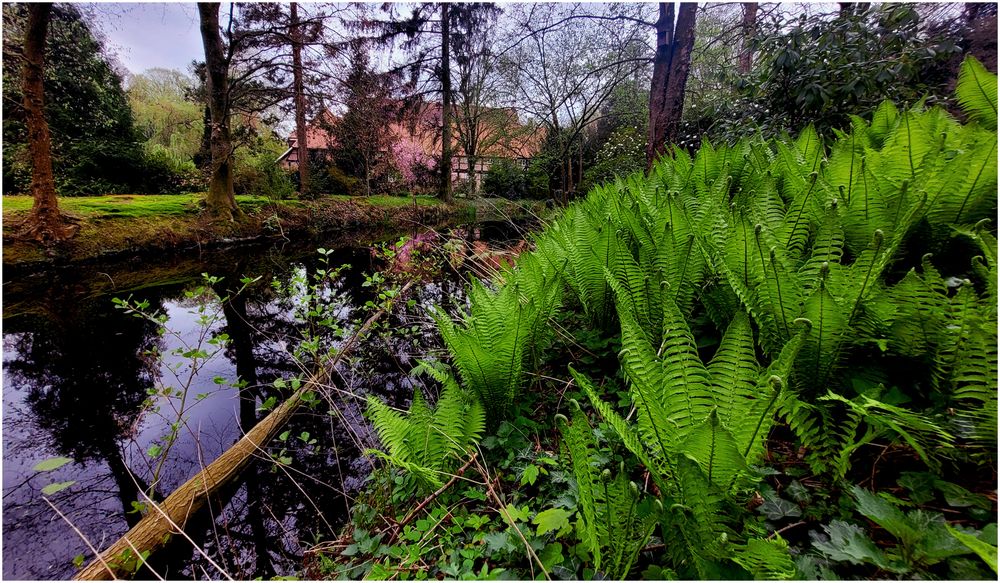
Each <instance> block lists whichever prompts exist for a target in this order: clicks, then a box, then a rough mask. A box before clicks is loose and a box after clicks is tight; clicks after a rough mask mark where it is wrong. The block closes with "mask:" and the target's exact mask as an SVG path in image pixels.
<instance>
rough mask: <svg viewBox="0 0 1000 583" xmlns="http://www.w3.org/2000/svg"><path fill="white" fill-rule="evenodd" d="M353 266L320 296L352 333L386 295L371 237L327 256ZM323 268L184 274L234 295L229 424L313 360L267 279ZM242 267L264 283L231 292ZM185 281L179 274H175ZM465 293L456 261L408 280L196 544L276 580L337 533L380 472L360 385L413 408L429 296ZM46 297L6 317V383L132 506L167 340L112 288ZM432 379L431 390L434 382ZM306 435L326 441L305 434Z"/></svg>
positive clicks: (202, 564) (264, 262) (219, 505)
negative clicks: (130, 462)
mask: <svg viewBox="0 0 1000 583" xmlns="http://www.w3.org/2000/svg"><path fill="white" fill-rule="evenodd" d="M487 235H490V236H492V235H493V233H492V232H489V229H478V230H470V231H468V232H466V233H462V234H461V236H462V238H463V239H465V240H466V241H468V240H472V241H476V240H479V239H480V238H489V237H487ZM504 235H505V234H501V236H504ZM346 263H349V264H351V268H350V269H346V270H344V271H342V272H341V273H340V274H339V275H338V277H337V278H336V279H335V280H334V281H332V282H330V285H329V288H328V290H326V292H324V298H325V299H326V300H327V301H332V302H333V303H334V305H335V306H336V314H337V316H336V317H337V319H338V322H339V324H340V325H342V326H344V327H345V328H346V331H345V333H346V334H350V333H351V325H350V322H351V321H352V320H358V319H364V318H365V317H366V316H367V315H368V313H369V312H368V311H367V310H366V309H364V305H365V303H366V302H368V301H377V300H376V293H377V289H376V288H374V287H364V286H362V283H364V281H365V275H366V274H371V273H373V272H375V271H377V270H380V269H382V268H384V267H385V264H384V262H382V261H381V260H379V259H376V258H373V255H372V254H371V253H370V252H369V250H368V249H367V248H358V249H346V250H338V251H337V252H336V253H334V254H333V255H332V256H331V257H330V260H329V267H336V266H339V265H341V264H346ZM323 267H324V266H323V265H322V264H321V263H320V262H319V261H318V256H317V255H316V253H315V252H313V251H309V252H306V253H299V252H296V253H295V254H293V255H288V254H281V253H276V254H273V255H271V254H268V253H261V254H249V253H245V252H244V253H242V254H234V255H230V256H227V257H226V258H225V260H220V261H217V262H214V263H213V264H211V265H199V266H196V268H197V270H198V271H194V268H192V269H191V270H188V271H190V273H188V272H187V271H186V272H185V274H186V276H189V277H188V279H189V280H193V279H197V273H201V272H202V271H205V272H208V273H211V274H212V275H215V276H222V277H223V278H224V279H223V280H222V282H221V283H220V284H217V285H216V286H215V289H214V291H215V293H217V294H218V295H219V296H231V298H230V301H229V302H227V303H226V304H225V305H223V313H222V316H223V317H224V321H223V325H222V326H221V327H219V328H218V329H217V330H216V331H215V332H214V333H215V334H219V333H226V334H228V335H229V337H230V339H231V342H230V343H229V345H228V346H227V348H226V349H225V357H226V358H227V359H228V360H229V362H231V363H232V365H233V367H234V368H235V371H233V372H230V373H229V374H228V375H227V376H228V380H230V381H235V378H234V377H239V378H240V379H242V380H243V381H245V382H246V387H245V388H244V389H242V390H241V391H240V396H241V398H240V403H239V407H238V418H237V419H234V421H233V423H236V422H238V424H239V426H240V428H241V429H242V430H243V431H247V430H249V428H250V427H251V426H253V425H254V424H256V423H257V421H259V419H261V418H263V416H264V415H266V414H267V412H266V411H260V410H258V407H259V406H260V404H261V403H262V402H264V401H265V400H266V399H267V398H268V397H271V396H274V397H276V398H277V399H278V400H280V399H281V398H282V397H284V396H287V391H285V392H282V391H279V390H278V389H276V388H275V387H274V386H273V381H274V380H275V379H276V378H278V377H282V378H289V377H291V376H295V375H299V374H302V373H304V372H306V371H308V370H309V369H310V368H311V367H312V363H297V362H295V360H294V358H293V357H292V356H291V354H290V350H291V349H293V348H294V346H295V344H296V341H297V340H298V339H301V337H302V336H301V322H297V321H296V320H295V318H294V317H293V307H294V306H295V305H296V298H295V297H294V295H293V296H287V295H283V294H279V293H278V292H277V291H276V289H275V287H273V286H272V285H271V281H272V279H273V278H275V277H277V278H278V279H279V280H280V281H281V283H282V285H281V286H279V289H287V288H288V282H289V281H290V280H291V279H292V278H305V280H306V281H311V280H312V278H313V275H315V274H317V272H318V269H321V268H323ZM459 271H461V270H459ZM243 276H252V277H256V276H260V280H259V281H257V282H256V283H254V284H252V285H250V286H249V287H248V288H247V289H246V290H244V291H243V292H242V293H240V294H237V295H233V294H232V293H231V290H234V289H236V288H239V287H240V279H241V278H242V277H243ZM179 279H180V278H178V277H177V276H175V277H174V279H173V281H175V282H176V281H178V280H179ZM179 292H180V287H179V286H178V285H171V286H163V287H151V288H146V289H144V290H143V291H142V292H137V293H136V294H135V295H136V296H137V297H140V298H142V299H148V300H150V302H151V304H152V305H151V307H159V306H162V305H163V304H164V302H163V299H164V298H174V297H176V296H178V295H179ZM171 294H172V295H171ZM77 297H79V296H77ZM464 297H465V294H464V275H462V274H460V273H458V272H453V271H450V270H448V269H447V268H446V269H444V270H443V272H442V273H441V274H439V275H438V276H435V277H433V278H432V280H431V281H425V282H424V283H422V284H420V285H417V286H415V287H414V288H412V290H411V292H410V295H409V296H408V299H412V300H415V304H414V305H412V306H406V304H405V302H402V303H400V304H397V307H396V309H395V310H394V311H393V313H391V314H389V315H388V317H386V318H385V319H384V320H383V323H382V326H381V328H380V330H381V331H380V333H377V334H372V335H370V336H368V337H366V338H364V339H363V340H362V341H361V342H360V343H359V345H358V346H357V347H356V349H355V352H354V353H353V356H352V357H351V358H350V359H349V361H348V362H342V363H341V365H340V366H338V367H337V373H338V374H336V375H334V380H335V383H336V388H337V391H334V392H332V393H331V397H332V400H331V401H329V402H328V401H326V400H323V401H322V404H321V405H320V406H319V407H317V408H315V409H312V410H304V411H301V412H300V413H299V414H297V415H296V416H295V417H294V418H293V419H292V420H291V422H290V423H289V425H288V426H287V427H286V428H285V429H287V430H288V433H289V437H288V438H287V440H286V441H281V440H274V441H273V442H272V443H271V444H270V445H269V446H268V447H267V451H266V452H263V453H262V455H261V459H259V460H258V461H256V462H255V463H253V464H252V465H251V466H250V468H248V469H247V470H246V471H245V472H244V474H243V476H242V479H241V481H240V482H239V483H238V484H235V485H234V486H233V491H231V492H228V493H226V495H225V496H224V497H223V498H222V499H218V500H214V501H212V502H211V509H210V511H209V512H207V513H204V514H203V515H202V516H201V517H200V518H199V523H198V524H197V525H192V528H190V529H189V530H188V532H189V534H190V535H191V536H192V538H193V539H194V540H195V542H196V543H197V544H198V545H199V546H200V547H202V548H204V549H205V550H207V551H208V552H209V554H210V556H212V557H213V560H215V561H216V562H218V563H219V564H220V565H223V566H224V567H225V568H226V570H227V572H228V573H229V574H230V575H232V576H234V577H236V578H240V579H249V578H254V577H265V578H268V577H271V576H273V575H276V574H283V573H289V572H294V571H295V570H298V569H299V568H300V567H301V554H302V551H303V550H304V548H303V546H302V545H306V546H308V544H309V543H310V542H311V541H313V540H317V537H319V538H328V537H329V536H331V535H333V534H335V533H334V532H332V531H334V530H336V529H337V528H339V527H340V525H342V524H343V522H344V521H345V519H346V518H347V513H348V508H349V507H350V505H351V503H352V499H351V496H352V495H353V494H355V493H356V492H357V491H358V490H359V489H360V487H361V485H362V484H363V483H364V480H365V478H366V477H367V475H368V474H369V473H370V470H371V461H370V460H369V459H368V458H366V457H365V456H363V455H362V451H363V449H364V448H365V447H369V446H372V445H374V443H373V442H372V441H371V436H369V435H368V434H367V422H366V421H365V419H364V417H363V411H364V408H365V403H364V400H363V399H364V396H365V395H367V394H375V395H378V396H379V397H380V398H383V399H386V400H389V401H390V402H393V403H394V404H396V405H397V406H406V404H407V403H408V401H409V400H410V398H411V396H412V392H413V384H414V383H415V382H416V383H421V382H426V381H425V380H422V379H413V378H411V377H410V375H409V372H410V370H412V368H413V367H414V366H415V365H416V363H417V359H419V358H427V357H430V358H440V357H441V356H442V354H441V353H440V352H439V351H440V350H441V348H440V341H439V339H438V337H437V332H436V329H435V327H434V325H433V322H432V321H431V320H430V318H429V310H430V308H431V306H434V305H438V306H444V307H446V309H449V310H450V309H451V308H452V307H453V306H454V305H456V304H461V303H463V302H464ZM49 301H50V302H51V303H50V307H49V306H47V307H44V310H42V311H45V312H49V314H47V315H46V316H45V317H39V316H31V317H30V318H31V319H30V320H29V316H27V315H25V316H18V317H14V318H8V319H7V321H5V324H6V325H7V331H8V332H18V331H20V330H23V331H24V333H22V334H12V335H8V336H7V337H6V338H7V340H8V341H10V342H11V343H12V346H13V348H14V350H15V351H16V352H17V354H16V358H14V359H13V360H11V361H8V362H7V364H6V368H7V370H6V374H7V375H9V376H8V381H9V382H10V381H12V382H13V384H14V385H15V386H17V385H20V386H23V387H25V388H26V390H27V399H26V402H27V403H28V405H29V406H30V408H31V410H32V412H33V413H34V414H35V416H36V418H37V424H38V426H39V427H41V428H42V429H44V431H45V433H46V434H47V435H46V437H45V438H44V440H47V441H51V442H52V444H53V449H54V450H56V451H57V452H59V453H60V454H62V455H66V456H67V457H72V458H74V459H77V460H81V461H82V460H86V459H98V460H104V461H106V462H107V463H108V464H109V465H110V466H111V467H112V473H113V474H114V475H115V479H116V482H117V485H118V487H119V492H118V493H117V494H118V495H119V496H120V498H121V501H122V504H123V505H124V506H125V508H129V506H130V502H131V500H135V499H136V497H137V492H136V488H135V485H134V483H133V481H132V478H131V477H130V476H129V474H128V471H127V468H126V467H125V464H124V463H123V461H122V455H121V445H120V444H121V443H122V441H123V440H124V439H125V438H127V437H129V434H130V432H131V431H132V430H133V427H134V426H135V424H136V421H137V417H138V415H139V413H140V412H141V409H142V403H143V401H144V400H145V398H146V396H147V394H146V389H148V388H149V387H151V386H152V385H153V382H154V378H153V375H152V374H151V372H150V369H149V368H148V367H147V366H146V363H145V362H144V361H143V359H142V357H141V353H142V352H143V351H144V350H146V349H148V348H151V347H152V346H153V345H154V343H155V342H156V341H157V336H156V328H155V325H153V324H152V323H150V322H148V321H146V320H142V319H139V318H131V317H128V316H126V315H125V314H123V313H122V312H120V311H118V310H115V309H114V308H113V306H112V305H111V303H110V297H109V296H104V297H101V298H98V299H96V300H90V301H80V300H77V299H74V298H59V299H53V300H49ZM33 305H37V304H33ZM39 311H40V310H37V309H36V310H33V312H32V313H35V314H37V313H38V312H39ZM324 342H325V343H326V344H327V345H336V344H338V343H339V342H342V340H341V339H337V338H329V337H328V338H326V339H325V340H324ZM161 348H162V346H161ZM427 389H429V392H433V387H432V386H429V387H427V388H426V389H425V390H427ZM331 411H332V412H333V413H332V414H331V413H330V412H331ZM303 432H308V433H309V436H310V440H311V439H315V440H316V443H315V444H313V445H309V444H307V443H305V442H303V441H302V440H299V439H298V438H297V437H298V436H299V435H301V434H302V433H303ZM279 454H280V455H283V456H287V457H289V458H291V460H292V461H291V463H290V464H288V465H287V466H278V465H277V464H275V463H274V462H273V461H272V460H271V459H270V457H269V456H272V455H279ZM209 461H211V460H210V459H206V460H205V463H208V462H209ZM91 471H92V470H91ZM67 502H68V500H67ZM127 516H129V518H130V519H135V518H137V517H138V515H137V514H131V515H127ZM154 559H156V562H157V564H158V566H159V568H160V569H161V572H166V573H170V574H172V575H173V576H174V577H179V576H184V577H188V576H194V577H211V578H219V577H221V575H220V574H218V573H217V572H216V571H215V570H214V569H213V568H212V567H211V566H209V565H208V563H207V561H205V559H204V558H202V557H201V556H200V555H198V554H197V553H193V552H192V551H191V548H190V546H189V545H188V544H186V543H184V544H180V543H179V544H177V545H175V548H173V549H171V550H170V551H169V552H167V553H164V554H163V556H154Z"/></svg>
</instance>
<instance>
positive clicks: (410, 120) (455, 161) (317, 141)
mask: <svg viewBox="0 0 1000 583" xmlns="http://www.w3.org/2000/svg"><path fill="white" fill-rule="evenodd" d="M441 109H442V108H441V104H440V103H421V104H419V105H417V106H415V107H411V108H405V109H403V110H402V111H403V113H402V114H401V115H400V116H399V117H398V118H397V119H395V120H392V121H391V122H390V123H389V131H390V132H392V135H393V140H392V141H393V146H392V149H391V152H389V155H391V156H392V157H393V163H394V165H395V166H396V167H397V168H399V169H400V170H402V169H403V166H404V165H411V164H420V165H423V166H425V167H426V168H429V169H430V168H434V167H435V166H436V165H437V161H438V160H440V158H441ZM338 119H339V118H338V117H337V116H336V115H335V114H334V113H333V112H331V111H330V110H324V111H323V112H322V113H321V114H320V115H318V116H317V117H316V118H315V119H314V120H313V121H312V122H311V123H309V124H308V125H307V126H306V143H307V145H308V149H309V153H310V155H311V156H319V157H324V156H328V155H329V153H330V151H331V150H333V149H334V148H335V147H336V144H337V141H336V137H335V136H334V135H333V132H332V128H333V127H334V124H335V123H336V121H337V120H338ZM463 120H466V121H465V122H464V123H463ZM469 120H474V121H469ZM471 126H476V127H477V130H478V131H477V132H476V136H477V138H478V139H477V140H476V144H477V146H476V150H477V151H476V152H474V156H470V155H469V153H468V152H466V149H465V144H466V143H468V142H471V141H472V140H468V139H463V138H466V137H468V136H467V134H470V133H471V132H470V131H467V127H471ZM451 143H452V152H453V154H452V181H453V182H456V183H460V182H464V181H466V180H468V179H469V178H470V174H471V175H472V176H473V177H474V178H475V181H476V188H477V189H478V188H479V186H480V185H482V181H483V177H484V176H485V175H486V173H487V172H488V171H489V169H490V167H491V166H492V165H493V164H494V163H496V162H497V161H499V160H510V161H513V162H517V163H519V164H520V165H521V167H522V168H527V166H528V161H529V159H530V158H531V157H532V156H533V155H534V154H535V153H537V152H538V150H539V148H540V146H541V133H540V132H539V131H537V129H536V128H534V127H532V126H529V125H524V124H522V123H521V122H520V120H518V117H517V111H516V110H514V109H513V108H494V107H488V108H480V109H479V110H478V111H474V112H471V113H466V112H463V111H461V110H460V109H459V108H458V107H456V111H455V113H454V114H453V117H452V139H451ZM288 146H289V147H288V149H287V150H286V151H285V152H284V153H283V154H282V155H281V156H280V157H279V158H278V162H279V163H280V164H281V166H282V167H284V168H285V169H289V170H290V169H293V168H296V167H297V166H298V149H297V148H298V140H297V138H296V136H295V134H294V132H293V134H292V135H291V136H289V138H288ZM470 158H475V168H474V169H473V171H472V172H470V168H469V167H470Z"/></svg>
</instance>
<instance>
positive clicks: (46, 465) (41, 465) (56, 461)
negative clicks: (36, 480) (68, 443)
mask: <svg viewBox="0 0 1000 583" xmlns="http://www.w3.org/2000/svg"><path fill="white" fill-rule="evenodd" d="M71 461H73V460H72V459H70V458H68V457H50V458H49V459H47V460H42V461H40V462H38V463H37V464H35V467H34V470H35V471H36V472H51V471H52V470H56V469H59V468H61V467H63V466H65V465H66V464H68V463H69V462H71Z"/></svg>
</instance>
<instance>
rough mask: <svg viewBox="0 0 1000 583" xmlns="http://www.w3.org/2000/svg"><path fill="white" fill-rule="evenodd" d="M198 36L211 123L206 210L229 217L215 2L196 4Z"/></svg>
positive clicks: (229, 144) (224, 64)
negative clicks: (202, 48) (199, 24)
mask: <svg viewBox="0 0 1000 583" xmlns="http://www.w3.org/2000/svg"><path fill="white" fill-rule="evenodd" d="M198 14H199V16H200V19H201V39H202V43H203V44H204V45H205V81H206V85H207V88H208V108H209V110H210V112H211V114H212V124H211V138H210V139H211V152H212V165H211V178H210V180H209V184H208V195H207V196H206V197H205V206H206V210H207V211H208V212H209V213H210V214H212V215H214V216H217V217H219V218H224V219H229V220H232V219H233V218H235V217H236V216H238V215H239V214H240V209H239V207H238V206H237V205H236V196H235V194H234V193H233V138H232V135H231V133H230V129H229V116H230V110H229V59H228V58H227V56H226V53H225V50H224V49H223V45H222V35H221V34H220V33H219V4H218V3H214V2H213V3H199V4H198Z"/></svg>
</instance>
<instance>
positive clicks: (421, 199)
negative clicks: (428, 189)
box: [323, 194, 441, 208]
mask: <svg viewBox="0 0 1000 583" xmlns="http://www.w3.org/2000/svg"><path fill="white" fill-rule="evenodd" d="M323 198H328V199H330V200H353V201H354V202H361V203H365V204H369V205H371V206H380V207H389V208H392V207H401V206H407V205H412V204H413V199H414V198H416V199H417V205H418V206H435V205H438V204H441V199H439V198H437V197H436V196H426V195H420V196H417V197H412V196H390V195H388V194H373V195H372V196H347V195H346V194H331V195H329V196H325V197H323Z"/></svg>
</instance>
